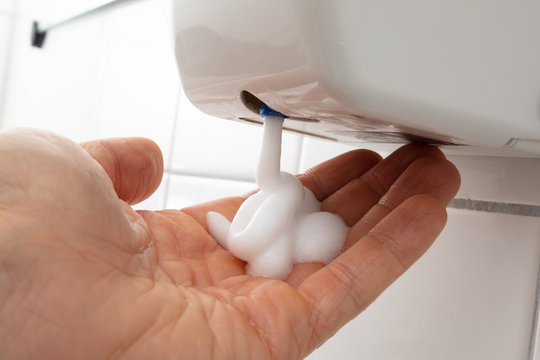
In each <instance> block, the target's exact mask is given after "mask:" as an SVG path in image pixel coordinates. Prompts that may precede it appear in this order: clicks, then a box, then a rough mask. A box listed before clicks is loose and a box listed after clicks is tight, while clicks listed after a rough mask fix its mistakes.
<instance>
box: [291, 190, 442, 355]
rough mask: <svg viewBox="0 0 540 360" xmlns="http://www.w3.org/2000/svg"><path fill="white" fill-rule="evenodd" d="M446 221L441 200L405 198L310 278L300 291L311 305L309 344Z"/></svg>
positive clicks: (366, 300) (355, 309)
mask: <svg viewBox="0 0 540 360" xmlns="http://www.w3.org/2000/svg"><path fill="white" fill-rule="evenodd" d="M445 222H446V209H445V205H444V204H443V203H442V202H441V201H440V200H439V199H436V198H434V197H433V196H430V195H417V196H415V197H412V198H409V199H407V200H406V201H405V202H403V203H402V204H400V205H399V206H398V207H397V208H396V209H395V210H394V211H392V212H391V213H390V215H388V216H387V217H386V218H385V219H384V220H383V221H381V222H380V223H379V224H378V225H377V226H376V227H374V228H373V229H372V230H371V231H370V232H369V233H368V234H367V235H366V236H364V237H363V238H362V239H361V240H360V241H359V242H358V243H356V244H355V245H354V246H353V247H351V248H350V249H349V250H348V251H346V252H345V253H343V254H342V255H340V256H339V257H338V258H336V259H335V260H334V261H333V262H332V263H330V264H329V265H328V266H326V267H324V268H323V269H321V270H320V271H318V272H316V273H314V274H313V275H311V276H310V277H308V278H307V279H306V280H305V281H304V282H303V283H302V284H301V285H300V286H299V288H298V291H300V293H301V294H302V295H303V296H304V297H305V299H306V301H307V302H308V303H309V304H310V306H311V308H312V319H311V321H312V323H313V324H314V329H315V331H314V338H313V339H312V346H315V345H317V344H320V343H321V342H322V341H324V340H325V339H326V338H328V337H329V336H331V335H332V334H334V333H335V331H337V330H338V329H339V328H340V327H341V326H343V325H344V324H345V323H346V322H347V321H349V320H351V319H352V318H354V317H355V316H356V315H358V314H359V313H360V312H361V311H362V310H364V309H365V308H366V307H367V306H368V305H369V304H370V303H371V302H373V300H375V299H376V298H377V297H378V296H379V295H380V293H381V292H382V291H383V290H384V289H386V288H387V287H388V286H389V285H390V284H391V283H392V282H393V281H394V280H396V279H397V278H398V277H399V276H400V275H401V274H402V273H403V272H404V271H405V270H406V269H407V268H408V267H410V266H411V265H412V264H413V263H414V262H415V261H416V260H417V259H418V258H419V257H420V256H421V255H422V254H423V253H424V252H425V251H426V250H427V249H428V247H429V246H430V245H431V243H432V242H433V241H434V240H435V238H436V237H437V236H438V235H439V233H440V232H441V230H442V229H443V227H444V224H445Z"/></svg>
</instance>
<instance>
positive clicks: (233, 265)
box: [0, 130, 460, 359]
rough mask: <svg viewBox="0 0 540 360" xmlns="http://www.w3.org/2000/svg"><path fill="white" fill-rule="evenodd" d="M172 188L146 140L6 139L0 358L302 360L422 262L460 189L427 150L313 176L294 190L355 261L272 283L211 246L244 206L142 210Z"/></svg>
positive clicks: (408, 149)
mask: <svg viewBox="0 0 540 360" xmlns="http://www.w3.org/2000/svg"><path fill="white" fill-rule="evenodd" d="M162 172H163V164H162V159H161V153H160V151H159V149H158V148H157V146H156V145H155V144H154V143H152V142H150V141H148V140H144V139H111V140H102V141H95V142H89V143H86V144H83V145H82V147H81V146H79V145H77V144H74V143H72V142H70V141H68V140H66V139H63V138H59V137H56V136H54V135H50V134H45V133H40V132H36V131H30V130H16V131H9V132H4V133H2V134H0V358H9V359H20V358H39V359H47V358H54V359H60V358H68V359H76V358H92V359H102V358H142V359H165V358H185V359H211V358H212V359H213V358H215V359H217V358H226V359H243V358H246V359H265V358H274V359H288V358H291V359H294V358H302V357H304V356H306V355H307V354H309V353H310V352H311V351H312V350H314V349H315V348H316V347H317V346H319V345H320V344H321V343H322V342H324V341H325V340H326V339H327V338H329V337H330V336H332V334H334V333H335V332H336V331H337V330H338V329H339V328H340V327H341V326H343V325H344V324H345V323H346V322H347V321H349V320H350V319H352V318H353V317H355V316H356V315H357V314H358V313H360V312H361V311H362V310H363V309H365V308H366V307H367V306H368V305H369V304H370V303H371V302H372V301H373V300H374V299H375V298H376V297H377V296H378V295H379V294H380V293H381V292H382V291H383V290H384V289H385V288H386V287H387V286H389V285H390V284H391V283H392V282H393V281H394V280H395V279H396V278H397V277H398V276H400V275H401V274H402V273H403V272H404V271H405V270H406V269H407V268H408V267H409V266H411V264H412V263H414V261H416V260H417V259H418V258H419V257H420V256H421V255H422V254H423V253H424V252H425V251H426V250H427V248H428V247H429V246H430V244H431V243H432V241H433V240H434V239H435V238H436V237H437V235H438V234H439V232H440V231H441V230H442V228H443V226H444V224H445V220H446V211H445V207H446V205H447V203H448V202H449V201H450V199H451V198H452V197H453V196H454V195H455V193H456V191H457V189H458V187H459V182H460V180H459V174H458V172H457V170H456V169H455V167H454V166H453V165H452V164H451V163H449V162H448V161H447V160H445V158H444V156H443V155H442V153H441V152H440V151H439V150H437V149H436V148H434V147H430V146H424V145H407V146H405V147H403V148H401V149H399V150H397V151H396V152H395V153H394V154H392V155H391V156H389V157H388V158H387V159H385V160H383V161H381V159H380V157H379V156H378V155H376V154H375V153H372V152H369V151H365V150H357V151H352V152H349V153H347V154H344V155H341V156H339V157H337V158H335V159H333V160H330V161H328V162H325V163H323V164H321V165H319V166H317V167H315V168H313V169H312V170H310V171H308V172H307V173H306V174H304V175H301V176H300V179H301V181H302V182H303V183H304V185H305V186H307V187H308V188H310V189H311V190H312V191H313V193H314V194H315V195H316V197H317V198H319V199H320V200H322V203H323V210H326V211H330V212H334V213H337V214H339V215H340V216H342V218H343V219H344V220H345V222H346V223H347V224H348V225H349V226H351V230H350V231H349V234H348V238H347V242H346V245H345V251H344V252H343V253H342V254H341V255H340V256H339V257H338V258H337V259H336V260H335V261H333V262H332V263H330V264H329V265H327V266H324V265H322V264H314V263H309V264H298V265H296V266H295V267H294V269H293V272H292V273H291V274H290V276H289V277H288V278H287V280H286V281H277V280H271V279H265V278H252V277H250V276H248V275H245V264H244V263H243V262H242V261H240V260H238V259H236V258H235V257H233V256H232V255H231V254H230V253H228V252H227V251H225V250H224V249H222V248H221V247H219V246H218V245H217V244H216V242H215V241H214V240H213V239H212V238H211V237H210V235H209V234H208V232H207V228H206V224H205V221H206V220H205V219H206V214H207V213H208V212H209V211H218V212H220V213H222V214H224V215H225V216H227V217H228V218H229V219H232V217H233V216H234V214H235V212H236V210H237V209H238V207H239V206H240V204H241V203H242V201H243V200H244V199H245V198H244V197H232V198H227V199H222V200H217V201H214V202H210V203H206V204H202V205H197V206H193V207H190V208H187V209H184V210H164V211H157V212H152V211H134V210H132V209H131V207H130V206H129V204H135V203H137V202H140V201H142V200H143V199H144V198H146V197H147V196H149V195H150V194H151V193H152V192H153V191H154V190H155V189H156V188H157V186H158V184H159V182H160V180H161V176H162Z"/></svg>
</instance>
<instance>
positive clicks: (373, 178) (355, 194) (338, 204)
mask: <svg viewBox="0 0 540 360" xmlns="http://www.w3.org/2000/svg"><path fill="white" fill-rule="evenodd" d="M425 156H431V157H439V158H444V157H445V156H444V155H443V153H442V152H441V151H440V150H439V149H437V148H436V147H434V146H430V145H423V144H408V145H405V146H403V147H401V148H399V149H398V150H396V151H395V152H394V153H392V154H391V155H390V156H388V157H387V158H386V159H384V160H383V161H381V162H380V163H378V164H377V165H375V166H374V167H373V168H372V169H370V170H369V171H367V172H366V173H365V174H363V175H362V176H360V177H358V178H355V179H353V180H352V181H350V182H349V183H347V184H346V185H345V186H343V187H342V188H341V189H339V190H338V191H336V192H335V193H334V194H332V195H331V196H329V197H328V198H327V199H326V200H324V201H323V204H322V208H323V210H325V211H329V212H332V213H334V214H338V215H340V216H341V217H342V218H343V220H344V221H345V223H346V224H347V225H348V226H352V225H353V224H355V223H356V222H357V221H358V220H359V219H360V218H361V217H362V216H364V215H365V214H366V213H367V212H368V211H369V209H371V207H372V206H373V205H375V204H377V203H378V202H379V200H380V199H381V197H382V196H383V195H384V194H385V193H386V192H387V191H388V189H390V187H391V186H392V184H393V183H394V181H396V179H397V178H398V177H399V176H400V175H401V173H402V172H403V171H405V169H407V168H408V167H409V165H410V164H411V163H413V162H414V161H415V160H416V159H418V158H420V157H425Z"/></svg>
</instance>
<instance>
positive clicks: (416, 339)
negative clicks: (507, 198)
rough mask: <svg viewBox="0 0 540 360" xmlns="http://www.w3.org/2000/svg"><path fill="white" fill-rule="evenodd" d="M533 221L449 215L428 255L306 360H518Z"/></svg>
mask: <svg viewBox="0 0 540 360" xmlns="http://www.w3.org/2000/svg"><path fill="white" fill-rule="evenodd" d="M539 236H540V219H539V218H533V217H519V216H511V215H498V214H487V213H480V212H468V211H463V210H462V211H458V210H450V217H449V222H448V226H447V228H446V229H445V230H444V232H443V234H442V235H441V236H440V238H439V239H438V240H437V241H436V242H435V244H434V245H433V246H432V248H431V249H430V250H429V251H428V253H427V254H426V255H425V256H424V257H423V258H422V259H420V260H419V261H418V263H416V264H415V265H414V266H413V267H412V268H411V269H410V270H409V272H407V273H406V274H405V275H404V276H403V277H402V278H400V279H399V280H398V281H397V282H396V283H394V285H392V286H391V287H390V288H389V289H388V290H387V291H386V292H385V293H383V295H381V296H380V297H379V299H377V300H376V301H375V303H373V304H372V305H371V306H370V307H369V308H368V309H367V310H366V311H365V312H364V313H363V314H361V315H360V316H358V317H357V318H356V319H355V320H353V321H352V322H351V323H349V324H348V325H347V326H346V327H345V328H344V329H342V330H341V331H340V332H339V333H338V334H337V336H336V337H335V338H333V339H331V340H329V341H328V343H327V344H325V345H324V346H323V347H322V348H320V349H319V350H318V351H316V352H315V353H314V354H313V355H312V356H311V357H310V358H309V359H311V360H315V359H336V358H338V359H349V358H353V357H354V358H358V359H378V360H391V359H400V360H409V359H410V360H412V359H414V360H424V359H426V360H427V359H437V360H445V359H448V360H450V359H452V360H453V359H465V360H469V359H470V360H472V359H492V360H499V359H500V360H505V359H526V358H527V352H528V345H529V344H528V343H529V335H530V330H531V325H532V318H533V304H534V294H535V288H536V275H537V270H538V265H539V254H540V241H538V239H539Z"/></svg>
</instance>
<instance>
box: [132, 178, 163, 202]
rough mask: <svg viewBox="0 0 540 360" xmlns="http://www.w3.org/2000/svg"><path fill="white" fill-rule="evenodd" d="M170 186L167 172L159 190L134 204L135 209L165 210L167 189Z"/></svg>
mask: <svg viewBox="0 0 540 360" xmlns="http://www.w3.org/2000/svg"><path fill="white" fill-rule="evenodd" d="M167 186H168V175H167V174H165V175H164V176H163V179H162V181H161V184H159V187H158V188H157V190H156V191H155V192H154V193H153V194H152V195H151V196H150V197H148V199H146V200H144V201H142V202H140V203H138V204H136V205H134V206H133V208H134V209H135V210H163V209H164V208H165V191H166V190H165V189H166V187H167Z"/></svg>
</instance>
